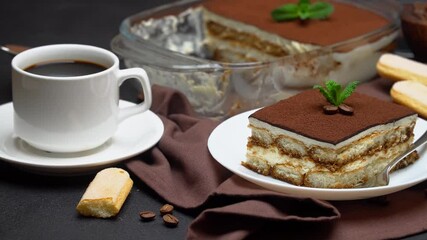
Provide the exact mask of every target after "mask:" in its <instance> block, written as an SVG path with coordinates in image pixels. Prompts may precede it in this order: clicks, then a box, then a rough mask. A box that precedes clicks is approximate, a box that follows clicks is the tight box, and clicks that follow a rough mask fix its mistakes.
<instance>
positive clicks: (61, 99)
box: [12, 44, 152, 152]
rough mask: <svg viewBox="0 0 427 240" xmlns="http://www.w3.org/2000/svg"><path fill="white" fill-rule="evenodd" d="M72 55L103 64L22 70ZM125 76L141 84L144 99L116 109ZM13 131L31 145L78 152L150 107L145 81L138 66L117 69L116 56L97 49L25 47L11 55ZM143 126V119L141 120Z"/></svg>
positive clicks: (75, 46) (102, 138)
mask: <svg viewBox="0 0 427 240" xmlns="http://www.w3.org/2000/svg"><path fill="white" fill-rule="evenodd" d="M64 60H78V61H84V62H91V63H95V64H98V65H101V66H103V67H105V68H106V69H105V70H103V71H100V72H97V73H93V74H89V75H83V76H71V77H53V76H44V75H38V74H33V73H30V72H28V71H26V70H25V69H27V68H28V67H30V66H32V65H35V64H40V63H47V62H58V61H64ZM129 78H135V79H138V80H139V82H140V83H141V85H142V89H143V93H144V101H143V102H142V103H140V104H137V105H134V106H131V107H126V108H119V106H118V105H119V87H120V85H121V84H122V83H123V82H124V81H125V80H127V79H129ZM12 94H13V95H12V96H13V107H14V132H15V134H16V135H17V136H18V137H19V138H21V139H23V140H24V141H25V142H27V143H28V144H30V145H32V146H33V147H35V148H38V149H41V150H46V151H51V152H78V151H84V150H89V149H93V148H96V147H98V146H100V145H102V144H103V143H105V142H106V141H108V140H109V139H110V138H111V137H112V136H113V135H114V133H115V131H116V129H117V127H118V125H119V123H120V122H121V121H123V120H125V119H126V118H128V117H130V116H132V115H135V114H139V113H142V112H144V111H146V110H148V109H149V108H150V106H151V100H152V98H151V86H150V82H149V79H148V77H147V74H146V72H145V71H144V70H143V69H141V68H131V69H124V70H120V69H119V59H118V58H117V56H116V55H114V54H113V53H112V52H110V51H107V50H105V49H102V48H98V47H94V46H88V45H79V44H58V45H47V46H42V47H36V48H32V49H29V50H26V51H24V52H22V53H20V54H18V55H17V56H15V57H14V58H13V60H12ZM141 125H143V123H141Z"/></svg>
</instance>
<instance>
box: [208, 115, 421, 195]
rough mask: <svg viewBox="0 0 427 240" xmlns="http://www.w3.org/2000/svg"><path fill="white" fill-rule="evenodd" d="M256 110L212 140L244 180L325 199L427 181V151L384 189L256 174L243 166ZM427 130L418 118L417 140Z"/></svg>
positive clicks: (223, 159) (215, 133)
mask: <svg viewBox="0 0 427 240" xmlns="http://www.w3.org/2000/svg"><path fill="white" fill-rule="evenodd" d="M254 111H255V110H252V111H248V112H244V113H241V114H239V115H236V116H234V117H231V118H229V119H227V120H226V121H224V122H223V123H221V124H220V125H219V126H218V127H216V128H215V129H214V131H213V132H212V133H211V135H210V136H209V139H208V148H209V151H210V153H211V154H212V156H213V157H214V158H215V159H216V160H217V161H218V162H219V163H220V164H221V165H223V166H224V167H225V168H227V169H229V170H230V171H232V172H234V173H235V174H237V175H239V176H240V177H242V178H244V179H246V180H248V181H250V182H253V183H255V184H257V185H260V186H262V187H265V188H267V189H270V190H273V191H277V192H282V193H287V194H290V195H292V196H296V197H309V198H317V199H322V200H356V199H365V198H371V197H377V196H382V195H386V194H390V193H393V192H397V191H400V190H403V189H406V188H409V187H411V186H413V185H415V184H417V183H420V182H422V181H423V180H425V179H427V155H426V148H420V149H417V150H418V153H419V155H420V159H419V160H417V161H416V162H415V163H414V164H412V165H410V166H408V167H406V168H404V169H400V170H398V171H396V172H394V173H392V174H391V180H390V184H389V185H387V186H383V187H373V188H354V189H321V188H310V187H301V186H295V185H292V184H288V183H286V182H283V181H279V180H277V179H274V178H272V177H268V176H264V175H261V174H258V173H255V172H253V171H251V170H249V169H247V168H245V167H243V166H242V165H241V162H242V161H244V160H245V155H246V143H247V138H248V137H249V135H250V129H249V128H248V127H247V125H248V123H249V122H248V116H249V115H250V114H251V113H253V112H254ZM426 130H427V121H425V120H423V119H420V118H419V119H418V120H417V124H416V126H415V130H414V132H415V139H417V138H419V137H420V136H421V135H422V133H423V132H424V131H426Z"/></svg>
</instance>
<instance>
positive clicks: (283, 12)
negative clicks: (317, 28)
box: [271, 0, 334, 22]
mask: <svg viewBox="0 0 427 240" xmlns="http://www.w3.org/2000/svg"><path fill="white" fill-rule="evenodd" d="M333 11H334V7H333V6H332V5H331V4H330V3H327V2H315V3H310V0H300V1H299V2H298V4H294V3H289V4H285V5H282V6H280V7H278V8H276V9H274V10H273V11H272V12H271V16H272V18H273V19H274V20H275V21H278V22H280V21H289V20H295V19H298V18H299V19H301V20H307V19H324V18H327V17H328V16H329V15H331V14H332V12H333Z"/></svg>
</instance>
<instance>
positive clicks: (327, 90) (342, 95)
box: [313, 80, 359, 106]
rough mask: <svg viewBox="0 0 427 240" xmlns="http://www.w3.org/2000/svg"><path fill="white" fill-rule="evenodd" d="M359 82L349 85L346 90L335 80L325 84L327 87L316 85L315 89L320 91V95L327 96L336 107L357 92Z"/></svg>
mask: <svg viewBox="0 0 427 240" xmlns="http://www.w3.org/2000/svg"><path fill="white" fill-rule="evenodd" d="M358 84H359V82H358V81H354V82H352V83H350V84H348V85H347V86H346V87H345V88H344V89H342V87H341V85H340V84H338V83H337V82H335V81H333V80H329V81H327V82H326V83H325V87H323V86H320V85H314V86H313V88H314V89H319V91H320V93H322V94H323V96H325V98H326V100H327V101H328V102H329V103H331V104H332V105H334V106H339V105H341V104H342V103H343V102H344V101H345V100H346V99H347V98H348V97H350V95H351V94H352V93H353V92H354V90H356V87H357V85H358Z"/></svg>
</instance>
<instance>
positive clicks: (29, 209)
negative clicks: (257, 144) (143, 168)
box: [0, 0, 427, 239]
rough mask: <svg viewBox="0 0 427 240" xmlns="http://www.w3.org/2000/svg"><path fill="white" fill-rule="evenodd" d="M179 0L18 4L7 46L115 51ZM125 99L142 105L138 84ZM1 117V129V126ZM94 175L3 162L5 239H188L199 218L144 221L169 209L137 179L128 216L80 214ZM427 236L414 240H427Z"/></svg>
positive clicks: (7, 81) (5, 89) (4, 35)
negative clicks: (124, 27)
mask: <svg viewBox="0 0 427 240" xmlns="http://www.w3.org/2000/svg"><path fill="white" fill-rule="evenodd" d="M170 1H171V0H156V1H154V0H151V1H150V0H38V1H28V0H14V1H4V2H3V3H2V6H1V7H0V44H6V43H15V44H22V45H27V46H40V45H47V44H54V43H81V44H90V45H95V46H99V47H103V48H107V49H109V48H110V40H111V39H112V38H113V37H114V36H115V35H116V34H117V33H118V28H119V25H120V23H121V21H122V20H123V19H124V18H126V17H127V16H129V15H132V14H135V13H137V12H140V11H142V10H144V9H149V8H152V7H155V6H158V5H161V4H164V3H166V2H170ZM11 60H12V56H11V55H8V54H5V53H0V104H4V103H8V102H10V101H11V100H12V96H11V67H10V61H11ZM120 92H121V97H122V98H123V99H126V100H129V101H136V100H137V93H138V91H137V90H136V89H134V87H133V85H132V84H124V85H123V86H122V87H121V91H120ZM1 121H2V120H0V124H1ZM93 176H94V175H86V176H78V177H52V176H43V175H36V174H32V173H29V172H25V171H22V170H20V169H18V168H16V166H13V165H10V164H8V163H6V162H4V161H0V211H1V213H0V239H183V238H185V235H186V230H187V227H188V225H189V223H190V222H191V221H192V219H193V216H192V215H191V214H190V213H186V212H183V211H179V210H178V211H176V212H175V215H176V216H177V217H178V218H179V219H180V223H179V226H178V227H177V228H167V227H165V226H164V225H163V224H162V222H161V221H160V219H157V220H156V221H153V222H141V221H140V220H139V215H138V213H139V212H140V211H142V210H152V211H158V209H159V208H160V207H161V206H162V205H163V204H164V201H163V200H162V199H160V198H159V197H158V196H157V195H156V194H155V193H154V192H152V191H150V190H149V189H148V188H147V187H146V186H143V185H141V183H138V182H136V184H135V185H134V187H133V189H132V193H131V194H130V196H129V198H128V199H127V201H126V203H125V205H124V207H123V208H122V210H121V212H120V214H119V215H118V216H117V217H116V218H112V219H107V220H105V219H93V218H84V217H80V216H79V215H78V214H77V212H76V210H75V206H76V204H77V203H78V201H79V200H80V198H81V196H82V194H83V193H84V191H85V189H86V187H87V185H88V184H89V182H90V181H91V180H92V178H93ZM425 238H427V235H426V234H424V235H418V236H414V237H412V238H411V239H425Z"/></svg>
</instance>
